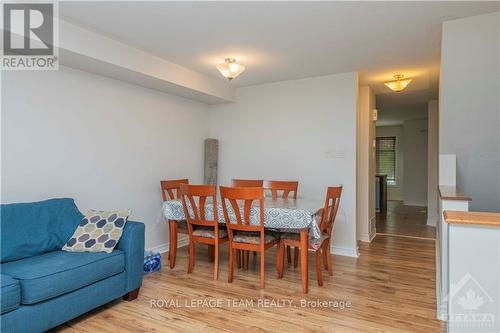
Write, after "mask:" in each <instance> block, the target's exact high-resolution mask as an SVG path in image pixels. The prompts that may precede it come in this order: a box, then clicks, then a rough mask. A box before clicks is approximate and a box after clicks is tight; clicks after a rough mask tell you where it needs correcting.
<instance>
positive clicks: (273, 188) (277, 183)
mask: <svg viewBox="0 0 500 333" xmlns="http://www.w3.org/2000/svg"><path fill="white" fill-rule="evenodd" d="M298 188H299V182H298V181H283V180H266V181H264V189H265V190H266V191H270V192H271V197H272V199H273V200H276V199H278V197H279V198H282V199H288V198H289V196H291V198H292V199H297V190H298ZM286 260H287V262H288V264H289V265H290V264H291V263H292V251H291V250H290V246H287V247H286ZM298 262H299V248H298V247H296V248H295V249H294V252H293V267H297V265H298Z"/></svg>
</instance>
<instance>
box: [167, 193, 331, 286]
mask: <svg viewBox="0 0 500 333" xmlns="http://www.w3.org/2000/svg"><path fill="white" fill-rule="evenodd" d="M323 205H324V201H322V200H320V199H308V198H297V199H281V198H278V199H272V198H269V197H266V199H265V201H264V227H265V228H266V229H269V230H274V231H276V230H278V231H283V232H295V233H300V240H301V245H302V248H303V249H307V248H309V247H311V248H314V249H315V248H317V247H319V246H320V245H321V231H320V229H319V224H320V221H321V212H322V209H323ZM188 210H189V211H191V207H189V209H188ZM162 212H163V215H164V216H165V218H166V219H167V221H169V220H175V221H181V220H185V219H186V217H185V215H184V209H183V207H182V202H181V200H167V201H165V202H164V203H163V207H162ZM205 214H206V219H207V220H211V219H213V202H211V201H210V200H207V202H206V203H205ZM259 214H260V207H259V206H258V202H255V205H254V206H252V207H251V209H250V224H251V225H258V224H260V218H259ZM190 215H191V214H190ZM217 215H218V219H219V223H220V224H225V223H226V221H225V217H224V212H223V209H222V202H221V201H220V199H217ZM228 215H229V219H230V220H231V221H230V223H236V215H235V214H234V211H232V207H231V206H230V205H229V206H228ZM170 241H171V242H173V241H175V240H173V239H172V237H170ZM171 244H172V243H171ZM172 246H175V247H176V246H177V244H172ZM307 257H308V251H301V263H302V264H301V269H302V287H303V290H304V292H305V293H307V291H308V259H307Z"/></svg>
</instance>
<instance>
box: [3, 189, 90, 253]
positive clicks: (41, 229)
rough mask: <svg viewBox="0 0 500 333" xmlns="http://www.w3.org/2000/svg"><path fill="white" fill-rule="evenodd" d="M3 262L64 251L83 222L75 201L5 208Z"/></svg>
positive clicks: (57, 200) (16, 205) (53, 201)
mask: <svg viewBox="0 0 500 333" xmlns="http://www.w3.org/2000/svg"><path fill="white" fill-rule="evenodd" d="M0 212H1V214H0V215H1V216H0V229H1V230H2V233H1V245H0V246H1V251H0V256H1V262H2V263H4V262H8V261H13V260H19V259H22V258H27V257H32V256H36V255H40V254H42V253H45V252H50V251H55V250H60V249H61V248H62V247H63V245H64V244H65V243H66V242H67V241H68V239H69V238H70V237H71V235H72V234H73V232H74V231H75V229H76V227H77V226H78V224H79V223H80V221H81V220H82V218H83V215H82V214H81V213H80V211H79V210H78V208H77V207H76V205H75V202H74V200H73V199H68V198H66V199H50V200H45V201H40V202H31V203H15V204H2V205H1V208H0Z"/></svg>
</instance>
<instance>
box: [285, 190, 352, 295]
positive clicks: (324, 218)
mask: <svg viewBox="0 0 500 333" xmlns="http://www.w3.org/2000/svg"><path fill="white" fill-rule="evenodd" d="M341 194H342V186H337V187H328V189H327V191H326V199H325V205H324V207H323V211H322V213H321V222H320V225H319V229H320V231H321V244H320V246H319V248H317V249H316V250H315V257H316V275H317V279H318V285H319V286H322V285H323V276H322V274H321V252H323V264H324V267H325V269H327V270H328V273H329V274H330V275H333V268H332V259H331V255H330V243H331V237H332V229H333V223H334V222H335V217H336V216H337V211H338V209H339V203H340V196H341ZM287 245H289V246H296V247H298V248H299V249H300V251H308V250H309V249H304V248H302V247H301V243H300V235H299V234H297V233H280V243H279V247H278V255H277V257H278V258H277V260H278V278H280V279H281V278H282V277H283V263H284V252H285V246H287ZM309 247H310V246H309ZM310 248H311V247H310ZM301 265H304V262H301Z"/></svg>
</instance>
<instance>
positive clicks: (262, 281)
mask: <svg viewBox="0 0 500 333" xmlns="http://www.w3.org/2000/svg"><path fill="white" fill-rule="evenodd" d="M261 251H262V252H260V288H261V289H262V288H264V278H265V264H264V258H265V257H266V256H265V255H264V247H263V246H262V247H261Z"/></svg>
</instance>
